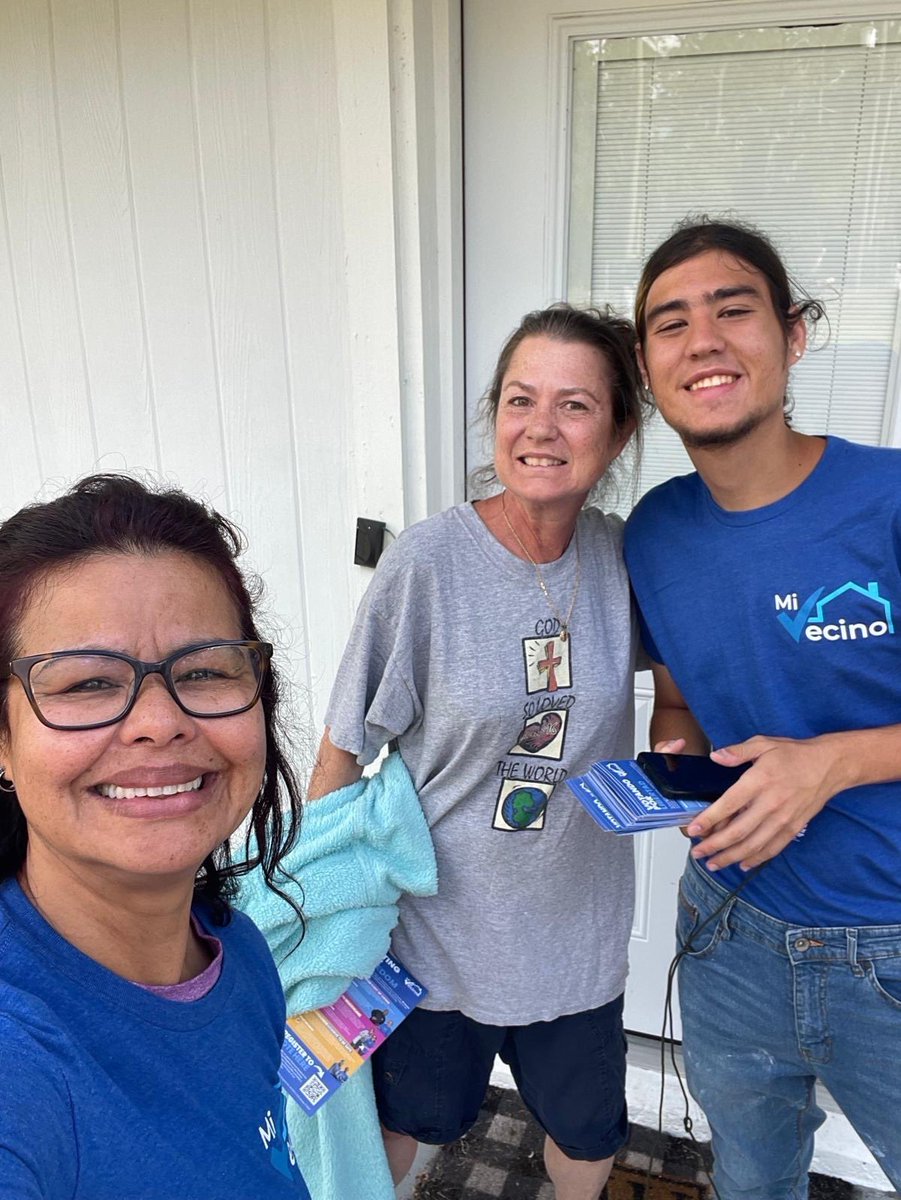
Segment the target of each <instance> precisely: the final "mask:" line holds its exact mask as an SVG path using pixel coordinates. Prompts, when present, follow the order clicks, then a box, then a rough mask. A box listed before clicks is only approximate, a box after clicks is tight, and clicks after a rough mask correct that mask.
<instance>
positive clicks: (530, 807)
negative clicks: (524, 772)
mask: <svg viewBox="0 0 901 1200" xmlns="http://www.w3.org/2000/svg"><path fill="white" fill-rule="evenodd" d="M546 804H547V796H546V794H545V793H544V792H543V791H541V789H540V788H536V787H526V786H523V787H517V788H514V789H513V791H512V792H509V793H508V794H507V795H506V796H505V797H504V803H503V807H502V809H501V813H502V815H503V818H504V820H505V821H506V822H507V824H508V825H509V826H510V827H511V828H512V829H526V828H528V826H529V825H531V824H532V822H533V821H537V819H538V818H539V817H540V816H541V814H542V812H544V808H545V805H546Z"/></svg>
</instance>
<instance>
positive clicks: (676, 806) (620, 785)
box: [566, 758, 707, 833]
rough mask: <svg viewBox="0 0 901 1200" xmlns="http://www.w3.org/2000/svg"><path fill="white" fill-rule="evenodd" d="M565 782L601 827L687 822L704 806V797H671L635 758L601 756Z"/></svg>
mask: <svg viewBox="0 0 901 1200" xmlns="http://www.w3.org/2000/svg"><path fill="white" fill-rule="evenodd" d="M566 782H567V784H568V785H569V787H570V788H571V789H572V791H573V792H574V793H575V795H576V796H577V798H578V799H579V800H580V801H581V802H582V804H584V806H585V808H586V809H587V810H588V812H589V813H590V814H591V816H592V817H594V819H595V821H597V823H598V825H600V827H601V828H602V829H606V830H607V831H608V832H610V833H642V832H643V831H644V830H646V829H665V828H668V827H669V826H670V825H687V824H688V823H689V821H690V820H691V819H692V817H693V816H694V815H695V813H699V812H701V811H702V810H703V809H705V808H706V807H707V804H706V802H705V801H703V800H672V799H669V798H668V797H666V796H663V795H661V793H660V792H659V791H658V790H657V788H655V787H654V785H653V783H651V781H650V779H648V777H647V775H645V773H644V771H642V769H641V767H640V766H639V765H638V763H637V762H635V760H634V759H631V758H628V759H620V760H618V761H610V760H608V759H602V760H601V762H596V763H594V764H593V765H592V766H590V767H589V768H588V770H587V771H586V772H585V774H584V775H577V776H576V777H575V778H574V779H567V781H566Z"/></svg>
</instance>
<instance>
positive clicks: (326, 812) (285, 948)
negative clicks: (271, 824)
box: [236, 754, 438, 1200]
mask: <svg viewBox="0 0 901 1200" xmlns="http://www.w3.org/2000/svg"><path fill="white" fill-rule="evenodd" d="M283 867H284V869H285V872H286V874H285V875H282V876H281V878H279V879H277V883H278V886H279V887H281V888H282V890H283V891H288V892H290V894H291V895H292V896H294V898H295V899H296V900H298V901H299V902H300V903H301V906H302V908H303V912H304V917H305V919H306V933H305V935H304V938H303V941H301V942H300V944H299V945H298V936H299V933H300V929H299V926H298V920H297V914H296V913H295V912H294V910H293V909H292V908H291V906H290V905H289V904H287V903H286V902H285V901H284V900H282V898H281V897H280V896H277V895H276V894H275V893H274V892H272V891H271V890H270V889H269V888H268V887H267V886H266V882H265V880H264V879H263V874H262V871H260V870H259V869H257V870H255V871H252V872H250V874H248V875H247V876H245V878H244V879H243V880H242V882H241V890H240V894H239V896H238V898H237V900H236V907H237V908H240V909H241V910H242V911H243V912H245V913H247V915H248V916H249V917H251V918H252V920H253V921H255V922H256V924H257V925H258V926H259V928H260V929H261V930H262V931H263V934H264V935H265V937H266V940H267V941H268V943H269V948H270V949H271V951H272V955H273V957H274V959H275V962H276V965H277V967H278V970H279V974H280V975H281V979H282V984H283V986H284V989H285V997H286V1000H287V1005H288V1014H289V1015H290V1014H292V1013H297V1012H305V1011H307V1010H308V1009H311V1008H319V1007H321V1006H322V1005H323V1004H331V1003H332V1001H333V1000H336V999H337V998H338V996H340V994H341V993H342V992H343V991H344V990H345V988H346V987H347V986H348V984H349V983H350V981H351V979H354V978H356V977H358V976H363V977H365V976H367V975H370V974H371V973H372V971H373V970H374V969H375V967H376V966H377V964H378V963H379V961H380V960H381V958H382V957H383V956H384V954H385V953H386V951H387V950H388V946H389V942H390V938H391V930H392V929H393V928H394V926H395V925H396V923H397V900H398V898H399V896H400V894H401V892H412V893H413V894H414V895H417V896H431V895H434V894H435V892H436V891H437V887H438V872H437V868H436V866H435V854H434V851H433V849H432V840H431V837H430V836H429V831H428V826H427V825H426V821H425V817H424V816H423V814H422V809H421V807H420V804H419V800H418V798H417V795H416V792H415V791H414V788H413V783H412V780H411V779H410V776H409V773H408V772H407V768H406V767H405V766H404V762H403V759H402V758H401V757H400V755H399V754H391V755H389V757H388V758H387V759H386V760H385V761H384V763H383V765H382V768H381V770H380V771H379V773H378V774H377V775H374V776H372V777H371V778H369V779H361V780H359V781H358V782H357V783H354V784H351V785H350V786H349V787H346V788H341V789H339V790H338V791H336V792H331V793H330V794H329V795H327V796H323V797H322V798H321V799H320V800H316V801H314V802H312V803H310V804H308V805H307V806H306V807H305V808H304V815H303V823H302V828H301V835H300V839H299V841H298V844H297V845H296V846H295V848H294V849H293V850H292V851H291V853H290V854H289V855H288V857H287V859H286V860H285V861H284V863H283ZM288 876H294V879H295V880H297V881H298V882H294V880H292V879H291V878H289V877H288ZM298 883H299V886H298ZM301 889H302V890H301ZM422 982H423V983H424V984H426V986H428V980H427V979H424V980H423V981H422ZM288 1126H289V1129H290V1131H291V1137H292V1141H293V1143H294V1149H295V1152H296V1153H297V1158H298V1162H299V1164H300V1168H301V1170H302V1172H303V1174H304V1177H305V1179H306V1181H307V1186H308V1187H309V1189H310V1195H311V1197H312V1200H394V1186H393V1184H392V1182H391V1175H390V1172H389V1170H388V1164H387V1162H386V1160H385V1154H384V1150H383V1149H382V1139H381V1134H380V1131H379V1122H378V1116H377V1114H376V1109H375V1099H374V1096H373V1092H372V1075H371V1070H370V1067H369V1064H368V1063H367V1064H365V1065H364V1066H363V1067H362V1068H361V1069H360V1070H359V1071H358V1072H357V1073H356V1074H355V1075H353V1076H352V1077H351V1079H350V1080H349V1081H348V1082H347V1083H346V1084H345V1085H344V1087H342V1088H341V1089H340V1090H339V1091H338V1092H336V1093H335V1095H334V1096H333V1097H332V1098H331V1099H330V1100H329V1102H328V1103H327V1104H326V1105H325V1106H324V1107H323V1108H322V1110H321V1111H320V1112H319V1113H318V1114H317V1115H316V1116H315V1117H308V1116H307V1115H306V1114H305V1113H303V1112H302V1111H301V1109H300V1108H299V1107H298V1106H297V1105H296V1104H295V1103H294V1101H293V1100H290V1099H289V1100H288Z"/></svg>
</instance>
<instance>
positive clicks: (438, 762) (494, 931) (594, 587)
mask: <svg viewBox="0 0 901 1200" xmlns="http://www.w3.org/2000/svg"><path fill="white" fill-rule="evenodd" d="M621 542H622V522H621V521H620V520H619V518H618V517H614V516H605V515H604V514H603V513H601V512H600V511H599V510H597V509H586V510H585V511H583V512H582V514H581V515H580V517H579V522H578V548H579V554H580V556H581V571H582V580H581V586H580V588H579V592H578V598H577V601H576V605H575V609H574V612H573V615H572V618H571V621H570V635H569V637H568V638H563V637H562V636H561V632H560V624H559V620H558V618H557V616H555V615H554V613H553V612H552V611H551V609H550V607H549V605H548V602H547V600H546V598H545V596H544V595H543V593H542V591H541V590H540V588H539V585H538V582H537V579H536V573H535V569H534V567H533V566H532V564H531V563H528V562H523V561H522V560H521V559H519V558H517V557H516V556H515V555H513V554H511V553H510V552H509V551H508V550H506V549H505V548H504V547H503V546H502V545H501V544H500V543H499V542H498V541H497V540H496V538H494V537H493V535H492V534H491V533H489V531H488V529H487V528H486V527H485V525H484V524H483V522H482V520H481V518H480V517H479V516H478V514H477V513H476V511H475V509H474V508H473V507H472V505H469V504H464V505H460V506H458V507H456V508H451V509H448V510H447V511H446V512H443V513H440V514H439V515H438V516H435V517H431V518H429V519H428V520H426V521H422V522H421V523H420V524H418V525H415V526H413V527H412V528H411V529H409V530H407V531H406V532H404V533H403V534H401V536H400V537H399V539H398V541H397V542H396V543H395V544H394V545H393V546H392V547H391V548H390V549H389V550H388V552H387V553H386V554H385V555H384V556H383V558H382V560H381V562H380V563H379V567H378V570H377V571H376V574H375V576H374V577H373V580H372V583H371V584H370V587H369V590H368V591H367V593H366V595H365V596H364V598H363V601H362V603H361V605H360V609H359V611H358V613H357V617H356V621H355V623H354V627H353V630H352V632H351V635H350V639H349V642H348V645H347V649H346V651H345V654H344V658H343V660H342V663H341V666H340V669H339V671H338V675H337V678H336V681H335V685H334V688H333V690H332V696H331V701H330V704H329V709H328V713H327V715H326V722H327V724H328V725H329V726H330V727H331V739H332V741H333V743H334V744H335V745H336V746H339V747H340V748H342V749H344V750H347V751H349V752H350V753H352V754H355V755H356V756H357V758H358V760H359V762H361V763H362V764H368V763H370V762H372V761H373V760H374V759H375V758H376V756H377V755H378V753H379V751H380V750H381V749H382V747H383V746H384V745H385V744H386V743H387V742H388V741H390V740H391V739H392V738H397V739H398V742H399V746H400V751H401V754H402V756H403V758H404V761H405V762H406V764H407V767H408V768H409V770H410V774H411V775H412V777H413V782H414V784H415V786H416V789H417V791H418V793H419V796H420V799H421V801H422V806H423V810H424V812H425V815H426V818H427V820H428V822H429V825H430V827H431V831H432V838H433V840H434V843H435V852H436V855H437V859H438V894H437V896H434V897H429V898H425V899H422V898H417V897H412V896H404V897H403V898H402V899H401V904H400V922H399V924H398V926H397V928H396V930H395V931H394V938H393V943H392V950H393V952H394V953H395V954H396V955H397V956H398V957H399V958H400V960H401V961H402V962H403V963H404V964H405V965H406V966H407V967H409V969H410V970H411V971H412V972H413V973H414V974H415V975H417V976H418V977H419V978H420V979H421V980H422V982H423V983H424V984H426V986H427V987H428V988H429V997H428V999H427V1001H426V1002H425V1007H426V1008H432V1009H445V1010H446V1009H458V1010H460V1011H462V1012H464V1013H466V1014H467V1015H468V1016H470V1017H472V1018H474V1019H475V1020H478V1021H482V1022H485V1023H487V1024H498V1025H507V1024H512V1025H524V1024H531V1023H532V1022H534V1021H546V1020H551V1019H553V1018H555V1017H557V1016H561V1015H563V1014H565V1013H573V1012H581V1011H584V1010H585V1009H589V1008H594V1007H597V1006H598V1005H601V1004H605V1003H607V1001H609V1000H612V999H614V998H615V997H616V996H618V995H619V994H620V992H622V990H623V987H624V986H625V979H626V969H627V966H626V955H627V946H628V940H629V933H630V928H631V923H632V907H633V891H634V879H633V860H632V843H631V839H628V838H625V839H624V838H618V837H616V836H615V835H614V834H608V833H604V832H602V831H601V830H600V829H599V828H598V827H597V826H596V825H595V824H594V822H593V821H592V820H591V818H590V817H589V816H588V815H587V813H585V812H584V811H583V809H582V807H581V805H580V804H579V802H578V801H577V800H576V799H575V797H574V796H573V795H572V794H571V792H570V791H569V789H568V788H567V787H565V786H562V783H563V780H564V779H565V778H566V777H567V775H573V774H579V773H580V772H581V771H583V770H584V769H585V768H586V767H587V766H588V765H589V764H590V763H591V762H593V761H594V760H595V759H598V758H601V757H610V758H628V757H631V755H632V752H633V698H632V696H633V674H634V670H635V654H636V644H637V638H636V631H635V622H634V618H633V615H632V612H631V608H630V600H629V584H628V580H627V577H626V572H625V568H624V566H623V562H622V555H621ZM541 572H542V575H543V577H544V580H545V583H546V586H547V588H548V591H549V592H550V595H551V597H552V598H553V600H554V601H555V605H556V608H557V610H558V613H560V612H562V613H563V614H564V615H565V614H566V612H567V611H568V609H569V604H570V600H571V597H572V594H573V589H574V585H575V581H576V538H573V539H572V541H571V542H570V545H569V547H568V548H567V550H566V552H565V553H564V554H563V555H562V556H561V558H559V559H558V560H557V561H556V562H553V563H548V564H542V566H541Z"/></svg>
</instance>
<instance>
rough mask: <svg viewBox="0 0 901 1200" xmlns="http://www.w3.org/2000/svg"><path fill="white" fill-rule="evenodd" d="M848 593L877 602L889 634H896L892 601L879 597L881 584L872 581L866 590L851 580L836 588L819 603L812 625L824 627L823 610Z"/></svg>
mask: <svg viewBox="0 0 901 1200" xmlns="http://www.w3.org/2000/svg"><path fill="white" fill-rule="evenodd" d="M847 592H857V593H858V595H860V596H863V597H864V599H865V600H875V601H876V603H877V604H881V605H882V610H883V612H884V613H885V624H886V626H887V628H888V632H889V633H894V632H895V626H894V623H893V622H892V602H891V600H886V598H885V596H880V595H879V584H878V583H876V582H875V580H870V582H869V583H868V584H867V586H866V587H865V588H864V587H861V586H860V584H859V583H854V581H853V580H850V579H849V580H848V582H847V583H843V584H842V586H841V587H839V588H836V589H835V591H834V592H830V593H829V595H828V596H824V597H823V599H822V600H820V601H818V603H817V606H816V613H815V614H814V616H812V617H811V618H810V621H811V623H813V622H816V624H817V625H824V624H825V623H826V618H825V616H824V615H823V609H824V608H825V607H826V605H827V604H831V603H832V601H833V600H837V599H838V598H839V596H844V595H845V594H846V593H847Z"/></svg>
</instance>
